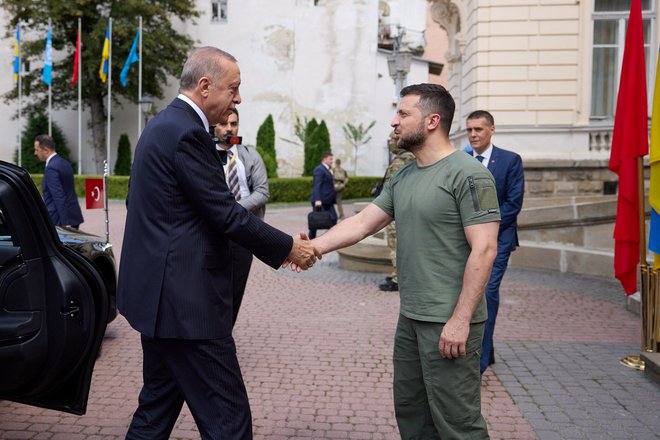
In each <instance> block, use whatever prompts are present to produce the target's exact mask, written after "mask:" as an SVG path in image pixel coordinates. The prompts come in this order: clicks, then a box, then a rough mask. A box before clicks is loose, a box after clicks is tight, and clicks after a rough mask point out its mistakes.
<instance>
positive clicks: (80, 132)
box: [74, 17, 82, 175]
mask: <svg viewBox="0 0 660 440" xmlns="http://www.w3.org/2000/svg"><path fill="white" fill-rule="evenodd" d="M81 20H82V19H81V18H80V17H78V36H77V37H76V44H78V41H77V40H78V39H80V47H79V48H78V50H77V52H78V59H77V60H75V61H74V62H76V63H78V175H81V174H82V75H81V70H80V59H81V58H82V33H81V32H82V21H81Z"/></svg>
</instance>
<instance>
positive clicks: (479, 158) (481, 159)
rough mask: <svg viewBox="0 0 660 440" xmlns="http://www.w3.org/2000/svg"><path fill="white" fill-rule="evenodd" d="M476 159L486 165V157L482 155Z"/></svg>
mask: <svg viewBox="0 0 660 440" xmlns="http://www.w3.org/2000/svg"><path fill="white" fill-rule="evenodd" d="M474 158H475V159H477V160H478V161H479V163H482V164H483V163H484V159H485V157H483V156H482V155H479V156H475V157H474Z"/></svg>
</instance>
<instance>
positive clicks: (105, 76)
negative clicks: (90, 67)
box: [99, 24, 110, 83]
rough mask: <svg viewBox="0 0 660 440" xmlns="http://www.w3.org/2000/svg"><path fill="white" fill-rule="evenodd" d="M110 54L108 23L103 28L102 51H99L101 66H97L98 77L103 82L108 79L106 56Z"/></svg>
mask: <svg viewBox="0 0 660 440" xmlns="http://www.w3.org/2000/svg"><path fill="white" fill-rule="evenodd" d="M109 56H110V25H109V24H108V27H107V29H106V30H105V40H104V41H103V52H101V67H99V77H100V78H101V81H103V82H104V83H105V82H106V81H107V80H108V57H109Z"/></svg>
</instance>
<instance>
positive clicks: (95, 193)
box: [85, 178, 105, 209]
mask: <svg viewBox="0 0 660 440" xmlns="http://www.w3.org/2000/svg"><path fill="white" fill-rule="evenodd" d="M85 204H86V207H87V209H103V208H104V207H105V191H104V190H103V179H89V178H88V179H85Z"/></svg>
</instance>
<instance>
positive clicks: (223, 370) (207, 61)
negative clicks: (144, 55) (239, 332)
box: [117, 47, 316, 440]
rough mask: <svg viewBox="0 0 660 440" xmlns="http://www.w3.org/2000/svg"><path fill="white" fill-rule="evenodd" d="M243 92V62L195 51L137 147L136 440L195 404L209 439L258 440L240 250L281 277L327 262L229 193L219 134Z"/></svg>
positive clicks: (127, 284) (131, 214)
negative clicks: (236, 276) (247, 378)
mask: <svg viewBox="0 0 660 440" xmlns="http://www.w3.org/2000/svg"><path fill="white" fill-rule="evenodd" d="M240 83H241V77H240V70H239V68H238V65H237V64H236V59H235V58H234V57H233V56H231V55H230V54H228V53H226V52H223V51H221V50H219V49H216V48H213V47H203V48H199V49H196V50H194V51H193V52H192V53H191V54H190V56H189V58H188V60H187V61H186V63H185V65H184V67H183V72H182V74H181V80H180V88H179V92H180V94H179V96H178V97H177V98H176V99H175V100H174V101H172V103H171V104H170V105H169V106H168V107H167V108H165V109H164V110H163V111H161V112H160V113H159V114H158V115H156V117H154V118H153V119H152V120H151V121H149V124H147V126H146V127H145V130H144V132H143V133H142V136H141V137H140V139H139V141H138V144H137V147H136V151H135V159H134V163H133V167H132V170H131V184H130V189H129V203H128V214H127V218H126V227H125V233H124V242H123V247H122V255H121V267H120V271H119V286H118V295H117V300H118V307H119V310H120V311H121V313H122V314H123V315H124V316H125V317H126V319H127V320H128V322H129V323H130V325H131V326H132V327H133V328H134V329H136V330H137V331H139V332H140V333H141V337H142V350H143V377H144V385H143V388H142V391H141V392H140V396H139V406H138V409H137V410H136V411H135V414H134V415H133V420H132V422H131V425H130V427H129V430H128V433H127V435H126V438H127V439H151V440H153V439H167V438H169V435H170V433H171V431H172V428H173V426H174V423H175V422H176V420H177V417H178V415H179V412H180V410H181V407H182V405H183V402H184V401H185V402H186V404H187V405H188V407H189V408H190V410H191V412H192V415H193V417H194V418H195V422H196V424H197V427H198V429H199V431H200V434H201V438H202V439H205V440H206V439H234V440H244V439H251V438H252V425H251V415H250V407H249V403H248V398H247V393H246V390H245V385H244V383H243V378H242V376H241V371H240V368H239V365H238V361H237V358H236V348H235V345H234V340H233V339H232V335H231V330H232V288H231V261H230V254H229V244H228V243H229V240H231V241H235V242H237V243H239V244H240V245H241V246H244V247H245V248H247V249H249V250H250V252H252V253H253V254H254V255H255V256H256V257H257V258H259V259H260V260H262V261H263V262H264V263H266V264H268V265H269V266H271V267H273V268H278V267H280V265H282V264H283V263H284V264H286V263H292V264H295V265H296V266H297V267H298V268H302V269H306V268H308V267H309V266H311V265H312V264H313V262H314V260H315V258H316V257H315V252H314V249H313V247H312V246H311V244H310V242H309V241H303V240H302V239H301V238H299V237H296V238H294V239H292V237H290V236H289V235H287V234H285V233H283V232H281V231H279V230H277V229H275V228H273V227H271V226H269V225H267V224H265V223H263V222H262V221H261V220H259V219H258V218H257V217H256V216H254V215H253V214H251V213H250V212H249V211H247V210H246V209H244V208H243V207H241V206H240V205H239V204H238V203H236V201H235V199H234V196H233V195H232V194H231V192H230V191H229V189H228V187H227V184H226V183H225V179H224V175H223V170H222V166H221V164H220V161H219V158H218V155H217V154H216V151H215V144H214V143H213V141H212V140H211V136H210V135H209V124H211V125H214V124H217V123H218V122H219V121H220V118H221V117H222V116H224V115H226V113H227V111H228V110H229V109H231V108H232V107H233V106H234V105H236V104H239V103H240V102H241V97H240V93H239V85H240ZM219 177H220V178H219Z"/></svg>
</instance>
